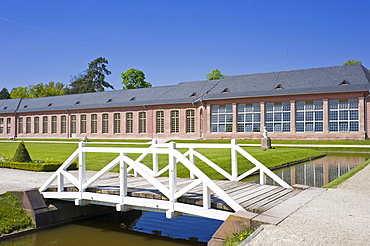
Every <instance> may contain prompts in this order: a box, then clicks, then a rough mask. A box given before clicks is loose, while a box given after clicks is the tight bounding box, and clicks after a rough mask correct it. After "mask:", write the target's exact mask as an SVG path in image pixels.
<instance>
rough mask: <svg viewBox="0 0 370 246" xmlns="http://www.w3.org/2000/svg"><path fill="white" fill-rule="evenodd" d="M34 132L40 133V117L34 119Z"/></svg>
mask: <svg viewBox="0 0 370 246" xmlns="http://www.w3.org/2000/svg"><path fill="white" fill-rule="evenodd" d="M33 132H34V133H39V132H40V118H39V117H38V116H36V117H35V118H33Z"/></svg>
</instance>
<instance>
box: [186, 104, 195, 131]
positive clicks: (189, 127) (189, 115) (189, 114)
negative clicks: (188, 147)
mask: <svg viewBox="0 0 370 246" xmlns="http://www.w3.org/2000/svg"><path fill="white" fill-rule="evenodd" d="M194 119H195V114H194V109H189V110H186V132H187V133H193V132H194V131H195V130H194Z"/></svg>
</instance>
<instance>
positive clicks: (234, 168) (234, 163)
mask: <svg viewBox="0 0 370 246" xmlns="http://www.w3.org/2000/svg"><path fill="white" fill-rule="evenodd" d="M236 145H237V144H236V139H231V148H230V149H231V177H232V180H233V181H235V180H236V179H237V177H238V155H237V151H236V148H235V146H236Z"/></svg>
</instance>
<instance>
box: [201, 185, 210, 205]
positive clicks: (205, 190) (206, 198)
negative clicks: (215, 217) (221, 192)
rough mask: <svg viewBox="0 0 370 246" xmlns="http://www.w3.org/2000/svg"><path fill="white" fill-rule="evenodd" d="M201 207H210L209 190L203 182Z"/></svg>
mask: <svg viewBox="0 0 370 246" xmlns="http://www.w3.org/2000/svg"><path fill="white" fill-rule="evenodd" d="M203 208H205V209H210V208H211V190H210V189H209V188H208V186H207V185H206V184H205V183H203Z"/></svg>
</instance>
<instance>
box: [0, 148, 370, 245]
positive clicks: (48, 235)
mask: <svg viewBox="0 0 370 246" xmlns="http://www.w3.org/2000/svg"><path fill="white" fill-rule="evenodd" d="M369 158H370V155H369V154H356V155H355V156H349V155H348V154H342V155H338V154H335V155H333V154H330V155H328V156H326V157H323V158H320V159H316V160H313V161H309V162H305V163H301V164H297V165H294V166H290V167H285V168H281V169H277V170H275V171H274V172H275V173H276V174H277V175H278V176H279V177H282V178H283V179H284V180H285V181H286V182H288V183H290V184H304V185H308V186H315V187H322V186H323V185H325V184H327V183H329V182H331V181H332V180H334V179H336V178H337V177H339V176H341V175H343V174H344V173H346V172H348V171H349V170H351V169H352V168H354V167H356V166H357V165H359V164H361V163H362V162H364V161H366V160H367V159H369ZM247 180H248V181H252V182H259V177H258V175H256V176H252V177H250V178H248V179H247ZM266 182H267V184H273V182H272V180H269V179H268V178H267V179H266ZM221 224H222V221H218V220H212V219H205V218H199V217H191V216H181V217H178V218H175V219H171V220H170V219H166V218H165V214H163V213H157V212H141V211H134V212H133V214H131V215H130V216H128V215H125V214H124V213H118V212H115V213H113V214H111V215H108V216H100V217H96V218H93V219H89V220H84V221H79V222H75V223H71V224H67V225H63V226H59V227H55V228H51V229H46V230H41V231H38V232H35V233H32V234H28V235H25V236H21V237H18V238H14V239H8V240H6V241H0V245H1V246H26V245H27V246H29V245H30V246H46V245H47V246H49V245H50V246H51V245H53V246H67V245H91V246H93V245H127V246H131V245H132V246H133V245H148V246H155V245H163V246H170V245H173V246H175V245H206V242H207V241H208V240H209V239H210V238H211V237H212V235H213V233H214V232H215V231H216V230H217V228H218V227H219V226H220V225H221Z"/></svg>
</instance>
